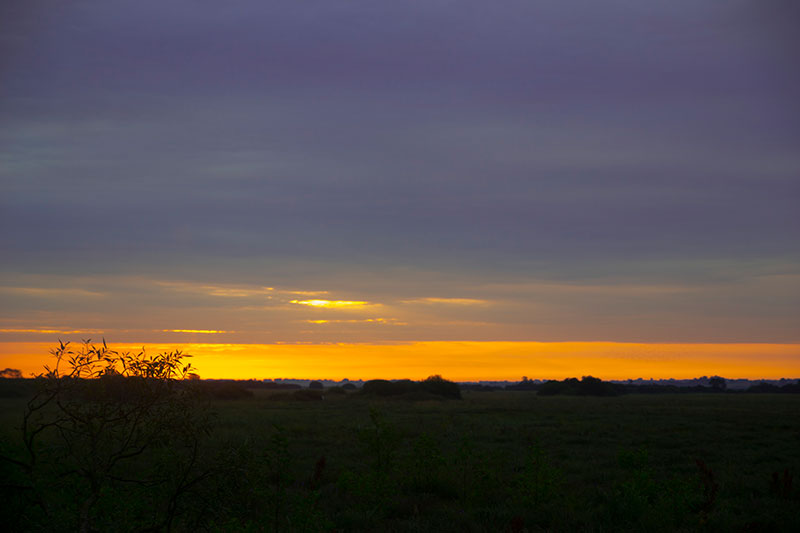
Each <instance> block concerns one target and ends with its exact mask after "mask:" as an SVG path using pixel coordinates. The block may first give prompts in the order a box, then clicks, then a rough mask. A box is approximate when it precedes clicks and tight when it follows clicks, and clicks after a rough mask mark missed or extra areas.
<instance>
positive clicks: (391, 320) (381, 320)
mask: <svg viewBox="0 0 800 533" xmlns="http://www.w3.org/2000/svg"><path fill="white" fill-rule="evenodd" d="M304 322H306V323H308V324H369V323H372V324H392V325H395V326H405V325H407V324H406V323H405V322H399V321H397V320H395V319H394V318H363V319H352V320H305V321H304Z"/></svg>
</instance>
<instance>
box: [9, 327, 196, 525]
mask: <svg viewBox="0 0 800 533" xmlns="http://www.w3.org/2000/svg"><path fill="white" fill-rule="evenodd" d="M51 354H52V355H53V356H54V358H55V364H54V365H53V366H52V367H49V366H45V372H44V373H42V374H40V375H39V376H37V378H36V383H37V386H38V391H37V392H36V394H35V395H34V397H33V398H32V399H31V400H30V401H29V402H28V406H27V409H26V412H25V414H24V417H23V422H22V440H23V445H24V453H25V455H24V456H23V457H4V458H5V459H6V460H7V461H8V462H10V463H12V464H14V465H16V466H17V467H18V469H19V470H20V472H21V476H20V479H21V480H24V481H22V482H21V486H20V487H19V488H20V491H21V494H24V499H23V501H22V502H21V505H22V507H23V511H22V513H21V515H20V520H25V521H27V522H28V526H29V527H30V526H32V527H33V528H34V529H36V528H37V527H40V528H42V529H48V528H49V527H52V525H53V524H58V527H59V528H64V529H75V530H81V531H89V530H93V529H109V528H113V527H114V523H115V516H116V517H120V518H121V517H130V516H131V515H134V516H137V519H138V520H140V521H141V523H140V524H139V526H140V527H141V529H147V528H153V529H169V528H170V527H171V524H172V522H173V520H174V518H175V516H176V514H177V512H178V510H179V504H180V501H181V499H182V496H183V495H184V494H185V493H186V492H187V491H188V489H189V488H190V487H191V486H192V485H193V484H194V483H196V482H197V481H198V480H199V479H201V478H202V477H203V474H201V473H198V472H197V462H198V454H199V445H200V440H201V437H202V436H203V435H204V434H205V432H206V430H207V424H206V416H205V414H204V413H205V411H204V410H203V409H201V407H200V405H199V404H198V403H197V401H196V394H195V390H194V389H193V388H192V387H190V386H189V384H188V383H187V382H185V381H183V380H184V378H185V377H186V376H187V375H188V374H189V372H190V370H191V365H188V364H186V365H184V364H183V359H184V358H185V357H188V356H187V355H185V354H183V353H181V352H180V351H174V352H167V353H161V354H158V355H155V356H148V355H147V354H146V353H145V352H144V351H141V352H139V353H119V352H116V351H114V350H111V349H109V348H108V347H107V346H106V343H105V341H103V343H102V344H101V345H93V344H91V343H90V341H84V342H83V343H82V344H81V345H79V347H77V348H76V349H73V348H72V347H71V346H70V343H63V342H59V346H58V347H57V348H55V349H53V350H51ZM137 491H139V492H137ZM123 493H124V494H125V495H126V496H130V494H132V493H135V494H137V495H138V496H139V498H138V500H134V499H131V498H126V499H125V501H126V505H115V502H117V501H118V500H119V497H120V495H121V494H123ZM133 501H137V503H139V506H138V508H136V506H134V508H131V506H132V502H133ZM34 505H35V506H36V507H38V508H39V511H38V512H35V513H32V514H31V515H30V516H26V510H28V511H31V510H32V508H33V506H34ZM41 511H43V514H42V512H41ZM36 519H38V520H41V521H43V522H44V523H40V524H39V525H38V526H36V525H33V524H32V523H31V521H34V520H36ZM34 524H35V522H34Z"/></svg>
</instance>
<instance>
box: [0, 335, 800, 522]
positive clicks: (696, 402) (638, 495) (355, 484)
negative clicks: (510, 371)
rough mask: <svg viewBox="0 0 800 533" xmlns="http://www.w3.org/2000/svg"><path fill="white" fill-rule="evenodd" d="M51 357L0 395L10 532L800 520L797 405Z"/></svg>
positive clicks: (782, 398) (93, 350)
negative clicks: (298, 384) (246, 377)
mask: <svg viewBox="0 0 800 533" xmlns="http://www.w3.org/2000/svg"><path fill="white" fill-rule="evenodd" d="M59 350H60V352H59ZM59 350H57V355H59V353H60V355H59V357H60V358H61V359H60V361H61V362H60V365H59V366H58V369H57V371H54V370H52V369H51V370H50V371H49V373H47V374H45V375H43V376H42V377H40V378H39V379H38V380H36V383H35V385H36V389H35V391H31V390H27V389H25V387H26V386H30V384H31V383H32V380H24V381H25V382H24V383H23V380H19V381H18V380H7V382H5V383H3V384H2V386H8V387H12V388H13V387H18V388H19V391H22V392H23V393H24V394H22V395H16V396H14V395H6V396H8V397H4V398H2V399H0V405H2V410H1V411H0V413H1V414H0V431H2V433H0V436H1V437H2V439H1V440H0V443H2V448H0V455H2V457H3V460H2V461H0V474H1V477H0V479H2V494H0V497H1V498H0V499H1V501H0V506H2V513H3V517H4V521H5V524H4V525H5V526H6V527H5V528H6V529H7V530H13V531H75V530H84V531H92V530H94V531H170V530H171V531H287V532H288V531H326V532H327V531H432V532H433V531H545V530H547V531H676V530H683V531H796V530H797V528H798V525H799V524H800V518H798V517H800V490H798V486H797V485H798V482H797V480H795V476H796V475H797V473H798V472H799V471H800V446H798V442H800V417H798V413H800V397H798V396H797V395H788V394H680V395H677V394H676V395H662V394H654V395H622V396H613V395H608V396H603V395H602V394H600V395H594V396H589V395H581V394H580V393H577V395H570V394H571V393H564V394H560V393H557V394H555V395H552V396H548V395H547V394H546V393H545V394H542V390H539V391H538V393H536V392H532V391H525V390H522V391H509V390H499V391H493V392H491V393H486V392H480V391H464V392H461V391H459V393H458V394H459V396H462V397H461V399H456V398H457V396H456V395H455V392H454V389H453V388H452V386H451V385H453V384H450V382H447V381H446V380H443V379H441V378H439V377H433V378H430V379H429V380H426V381H423V382H401V384H400V385H395V384H393V383H394V382H383V381H376V382H369V383H372V384H371V385H369V386H365V387H364V389H365V390H364V391H353V390H345V389H342V388H338V387H337V388H334V389H324V388H323V389H319V388H314V389H282V390H275V389H274V388H265V387H243V386H241V384H235V383H234V384H231V383H228V384H225V383H222V384H220V383H216V384H215V383H213V382H205V381H200V380H196V379H186V378H187V377H188V376H190V375H191V368H189V367H187V366H186V365H184V362H183V356H182V355H181V354H179V353H172V354H161V355H159V356H155V357H152V358H151V357H148V356H146V355H144V354H133V355H131V354H117V353H116V352H113V351H111V350H109V349H107V348H106V347H105V346H100V347H91V346H88V345H86V346H83V347H80V348H76V349H74V350H72V349H70V347H68V346H65V347H61V348H60V349H59ZM70 352H71V353H70ZM76 369H77V370H76ZM90 375H91V376H93V377H94V379H86V378H87V377H88V376H90ZM598 381H599V380H598ZM426 382H427V383H426ZM555 383H562V382H555ZM566 385H567V386H570V385H571V386H574V385H575V383H574V382H566ZM587 386H592V387H594V386H599V387H600V389H598V390H601V389H602V382H601V384H600V385H598V384H597V383H595V382H591V381H590V382H589V383H588V384H587ZM551 387H554V385H551ZM370 389H372V390H370ZM456 389H457V387H456ZM239 390H242V391H244V392H232V391H239ZM575 390H577V389H575ZM26 391H27V392H26ZM432 391H433V392H432ZM561 392H564V391H561ZM300 393H302V394H303V395H311V396H313V399H314V400H315V401H308V398H307V397H302V396H298V394H300ZM311 396H309V397H311ZM448 398H450V399H448Z"/></svg>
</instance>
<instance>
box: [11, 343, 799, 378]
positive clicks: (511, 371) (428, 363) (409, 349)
mask: <svg viewBox="0 0 800 533" xmlns="http://www.w3.org/2000/svg"><path fill="white" fill-rule="evenodd" d="M54 346H55V343H35V342H0V368H6V367H8V368H17V369H19V370H21V371H22V372H23V374H24V375H30V374H33V373H38V372H41V371H42V367H43V365H44V364H47V363H48V362H49V357H50V356H49V350H50V349H51V348H53V347H54ZM109 346H110V347H111V348H113V349H116V350H118V351H138V350H140V349H141V348H142V347H143V346H144V347H145V348H146V350H147V351H148V352H150V353H158V352H162V351H169V350H174V349H180V350H182V351H183V352H184V353H187V354H191V355H192V356H193V358H192V360H191V363H192V366H194V367H196V368H197V372H198V373H199V374H200V375H201V376H202V377H204V378H220V379H221V378H231V379H248V378H255V379H264V378H298V379H311V378H315V379H343V378H348V379H374V378H387V379H394V378H410V379H422V378H425V377H427V376H429V375H432V374H441V375H442V376H443V377H445V378H447V379H451V380H455V381H478V380H498V381H500V380H509V381H518V380H520V379H521V378H522V376H528V377H529V378H531V379H564V378H567V377H581V376H586V375H592V376H596V377H599V378H602V379H635V378H639V377H641V378H645V379H649V378H654V379H666V378H676V379H688V378H696V377H700V376H704V375H705V376H710V375H720V376H723V377H726V378H730V379H736V378H749V379H778V378H798V377H800V345H798V344H641V343H616V342H541V343H540V342H415V343H405V344H382V345H378V344H343V343H340V344H189V343H187V344H178V343H171V344H154V343H149V344H144V345H142V344H129V343H126V344H114V343H112V344H110V345H109Z"/></svg>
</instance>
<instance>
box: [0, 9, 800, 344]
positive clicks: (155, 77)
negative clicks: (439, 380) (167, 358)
mask: <svg viewBox="0 0 800 533" xmlns="http://www.w3.org/2000/svg"><path fill="white" fill-rule="evenodd" d="M2 9H3V10H4V11H3V12H0V15H2V19H3V20H4V21H5V22H3V25H4V26H3V32H2V37H0V47H2V48H0V77H1V80H2V87H3V88H2V93H0V121H2V123H3V125H4V127H3V128H2V130H0V180H2V199H0V225H1V227H2V228H3V229H2V231H0V247H2V250H3V251H4V256H5V259H4V260H3V270H4V271H5V272H6V274H7V279H9V280H11V281H10V282H9V283H14V281H13V280H15V279H17V278H16V277H15V276H17V274H18V273H21V272H38V273H40V274H43V275H47V274H64V273H76V274H77V273H80V274H87V273H89V274H90V273H111V274H142V275H152V276H157V277H158V276H160V277H162V278H170V279H189V278H194V279H198V280H200V281H203V280H206V281H208V280H225V281H233V282H242V283H256V284H257V283H274V284H278V285H281V284H283V285H285V286H308V285H317V284H320V283H324V284H325V287H321V288H332V289H337V288H338V289H341V290H351V291H352V290H355V291H367V289H366V288H365V284H366V285H368V283H367V282H365V281H364V280H365V279H367V278H369V277H371V276H374V277H377V278H378V279H380V280H381V282H382V283H383V284H384V285H386V286H388V287H390V288H389V289H376V288H375V287H374V286H373V287H372V289H370V290H373V291H376V290H384V291H388V292H392V289H391V287H400V286H405V285H404V284H411V285H412V286H413V285H414V284H420V285H425V284H426V283H430V281H426V280H433V279H439V276H441V275H445V274H446V275H449V276H453V277H455V278H457V279H462V280H464V282H465V285H463V286H461V287H450V288H449V289H448V290H450V292H451V293H468V292H469V289H468V287H469V286H470V285H472V284H475V283H492V282H498V281H505V282H513V283H525V282H528V281H531V280H536V281H537V282H541V281H542V280H567V281H569V282H571V283H575V284H577V285H582V284H583V285H586V284H591V283H593V281H592V280H596V279H602V280H604V281H603V283H610V284H612V285H613V284H616V283H622V282H623V281H624V282H626V283H627V282H630V281H632V280H633V281H635V282H642V283H656V284H658V283H670V284H682V285H695V284H700V283H709V282H712V283H721V282H725V283H730V284H731V286H732V287H736V286H737V285H736V284H737V283H745V284H750V285H748V286H754V285H757V283H758V281H757V280H758V279H759V276H764V275H786V274H792V273H796V272H797V269H796V265H797V259H798V242H799V241H800V239H798V237H799V236H800V231H798V230H800V215H798V209H797V205H798V199H800V180H799V179H798V176H800V153H798V150H797V147H798V146H800V113H798V111H800V109H798V103H797V99H796V95H797V94H800V71H798V69H797V68H796V65H797V64H799V63H800V39H798V37H797V36H796V32H794V31H793V28H796V27H797V24H796V23H797V22H800V17H799V16H798V15H799V14H800V10H798V8H797V7H795V4H793V3H791V2H783V1H780V0H771V1H763V0H761V1H758V2H756V1H739V2H693V1H678V2H669V3H662V4H661V5H651V4H647V5H644V4H641V3H640V2H630V1H623V0H618V1H613V2H602V3H597V2H589V1H584V2H570V3H565V2H558V1H542V2H530V1H525V2H523V1H517V2H515V1H510V2H501V3H497V2H477V1H473V2H470V1H465V2H458V1H433V2H366V1H353V2H295V1H286V2H255V1H253V2H236V3H233V4H232V5H225V6H223V5H221V4H218V3H215V2H206V1H200V0H192V1H189V0H184V1H174V2H167V3H164V2H123V1H102V2H100V1H89V0H87V1H82V2H69V3H66V4H63V3H55V2H47V1H38V2H22V1H11V2H8V3H7V4H6V6H5V7H4V8H2ZM381 273H383V276H382V274H381ZM266 279H269V280H270V281H265V280H266ZM781 279H785V280H786V281H784V285H783V290H778V291H776V298H778V299H779V300H780V301H778V302H776V304H775V305H777V306H778V307H779V308H780V309H794V310H795V311H796V305H794V302H797V299H798V287H797V283H796V278H794V277H791V276H789V277H786V278H781ZM373 285H374V284H373ZM440 286H441V285H440ZM431 288H434V287H431ZM731 290H734V289H731ZM395 292H397V294H395V296H396V297H398V298H399V297H402V296H404V294H405V293H402V291H399V292H398V291H395ZM730 294H734V293H730ZM748 294H750V293H748ZM456 295H458V294H456ZM483 296H487V295H485V294H484V295H483ZM489 296H491V295H489ZM365 297H366V298H369V294H367V295H366V296H365ZM754 298H755V297H754V296H753V295H752V294H750V295H749V296H746V300H745V301H744V303H745V307H747V304H748V303H753V309H754V312H755V309H760V311H759V312H761V313H764V312H765V310H764V309H763V305H761V304H759V305H755V303H756V302H755V300H754ZM723 300H724V298H723ZM580 302H581V299H580V298H579V299H578V301H576V302H575V303H574V305H575V306H580V305H581V303H580ZM551 303H552V304H553V305H555V303H554V302H551ZM599 305H600V306H601V307H602V303H601V304H599ZM609 305H611V304H609ZM724 305H725V304H724V303H720V304H719V306H718V307H716V308H712V309H711V310H708V309H704V310H703V312H704V313H705V314H711V315H713V314H714V313H715V312H718V313H722V307H724ZM689 307H691V306H688V307H684V308H682V309H683V310H686V309H688V308H689ZM514 309H515V311H516V310H518V309H517V308H514ZM714 309H716V311H715V310H714ZM795 311H786V312H783V314H781V316H782V317H789V316H793V317H796V314H793V313H795ZM641 312H645V313H646V310H641ZM485 313H489V311H486V312H485ZM491 313H494V315H492V316H495V317H497V316H500V315H501V313H499V311H498V310H497V309H496V308H495V309H493V310H492V311H491ZM487 316H488V314H487V315H485V316H483V318H484V319H485V318H487ZM754 318H755V317H754ZM656 319H657V317H655V316H654V320H656ZM568 322H569V319H568V318H564V319H563V323H564V324H567V323H568ZM576 322H577V321H576ZM575 327H578V326H577V325H576V326H575ZM712 329H713V328H712ZM717 329H720V328H717ZM781 331H783V330H781ZM785 335H788V333H786V332H784V333H781V334H780V335H779V336H784V337H785ZM700 336H702V335H700ZM713 336H715V338H716V337H717V336H718V335H717V334H714V335H713ZM753 336H754V337H759V338H762V339H763V338H764V337H765V335H759V334H757V332H754V333H753Z"/></svg>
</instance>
